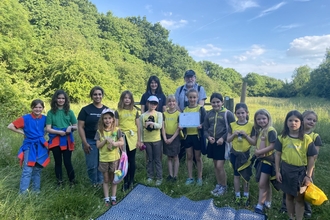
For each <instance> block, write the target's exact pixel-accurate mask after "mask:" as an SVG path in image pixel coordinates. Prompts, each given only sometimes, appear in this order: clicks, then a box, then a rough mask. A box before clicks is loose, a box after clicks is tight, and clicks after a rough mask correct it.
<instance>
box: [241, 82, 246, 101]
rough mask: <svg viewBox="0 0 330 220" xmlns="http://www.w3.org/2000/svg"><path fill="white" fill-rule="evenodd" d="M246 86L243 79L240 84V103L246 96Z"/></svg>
mask: <svg viewBox="0 0 330 220" xmlns="http://www.w3.org/2000/svg"><path fill="white" fill-rule="evenodd" d="M246 87H247V83H246V82H244V81H243V84H242V92H241V100H240V102H241V103H245V98H246Z"/></svg>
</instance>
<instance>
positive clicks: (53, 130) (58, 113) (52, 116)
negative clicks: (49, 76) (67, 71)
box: [46, 90, 77, 186]
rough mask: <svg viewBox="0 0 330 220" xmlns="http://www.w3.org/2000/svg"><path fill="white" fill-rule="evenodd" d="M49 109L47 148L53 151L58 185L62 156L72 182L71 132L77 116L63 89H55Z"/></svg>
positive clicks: (73, 174)
mask: <svg viewBox="0 0 330 220" xmlns="http://www.w3.org/2000/svg"><path fill="white" fill-rule="evenodd" d="M50 106H51V110H49V111H48V113H47V121H46V129H47V132H48V133H49V145H48V148H49V149H50V150H51V151H52V152H53V156H54V160H55V175H56V178H57V181H58V182H57V184H58V186H61V185H62V181H63V179H62V157H63V161H64V166H65V169H66V172H67V175H68V177H69V181H70V184H71V185H73V184H74V179H75V173H74V170H73V166H72V163H71V156H72V151H73V150H74V140H73V135H72V132H73V131H74V130H77V118H76V116H75V115H74V113H73V111H72V110H71V109H70V100H69V97H68V95H67V94H66V93H65V92H64V91H63V90H57V91H56V92H55V94H54V95H53V97H52V100H51V103H50Z"/></svg>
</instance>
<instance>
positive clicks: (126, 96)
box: [124, 94, 132, 105]
mask: <svg viewBox="0 0 330 220" xmlns="http://www.w3.org/2000/svg"><path fill="white" fill-rule="evenodd" d="M131 102H132V100H131V97H130V95H128V94H126V95H125V97H124V105H130V104H131Z"/></svg>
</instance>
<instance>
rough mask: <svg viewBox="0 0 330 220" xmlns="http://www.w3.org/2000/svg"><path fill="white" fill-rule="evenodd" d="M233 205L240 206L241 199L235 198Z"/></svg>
mask: <svg viewBox="0 0 330 220" xmlns="http://www.w3.org/2000/svg"><path fill="white" fill-rule="evenodd" d="M235 204H236V205H238V206H240V205H241V197H238V196H237V197H235Z"/></svg>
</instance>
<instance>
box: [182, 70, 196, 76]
mask: <svg viewBox="0 0 330 220" xmlns="http://www.w3.org/2000/svg"><path fill="white" fill-rule="evenodd" d="M191 76H196V73H195V71H193V70H187V71H186V72H185V73H184V77H191Z"/></svg>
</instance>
